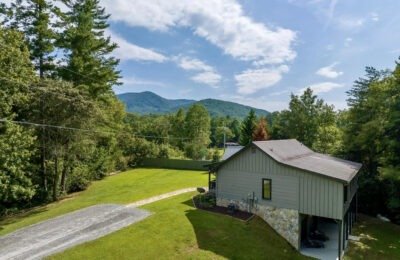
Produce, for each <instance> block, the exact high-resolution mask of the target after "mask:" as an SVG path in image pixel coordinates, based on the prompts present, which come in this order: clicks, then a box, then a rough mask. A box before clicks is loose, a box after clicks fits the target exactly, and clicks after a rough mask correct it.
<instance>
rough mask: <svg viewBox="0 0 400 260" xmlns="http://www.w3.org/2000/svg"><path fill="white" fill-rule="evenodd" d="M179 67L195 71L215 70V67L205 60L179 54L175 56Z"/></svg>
mask: <svg viewBox="0 0 400 260" xmlns="http://www.w3.org/2000/svg"><path fill="white" fill-rule="evenodd" d="M173 59H174V60H175V61H176V63H177V64H178V66H179V67H181V68H182V69H184V70H194V71H213V70H214V68H213V67H211V66H209V65H207V64H205V63H204V62H203V61H201V60H198V59H195V58H190V57H186V56H178V57H174V58H173Z"/></svg>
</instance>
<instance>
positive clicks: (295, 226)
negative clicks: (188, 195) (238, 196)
mask: <svg viewBox="0 0 400 260" xmlns="http://www.w3.org/2000/svg"><path fill="white" fill-rule="evenodd" d="M231 202H233V203H234V204H235V205H236V206H238V207H239V210H241V211H249V206H248V204H247V203H246V202H244V201H237V200H228V199H223V198H217V205H218V206H222V207H227V206H228V205H229V204H230V203H231ZM251 212H252V213H254V214H255V215H257V216H259V217H261V218H262V219H263V220H265V221H266V222H267V223H268V224H269V225H270V226H271V227H272V228H273V229H274V230H275V231H276V232H277V233H278V234H279V235H281V236H282V237H283V238H285V239H286V240H287V241H288V242H289V243H290V244H291V245H292V246H293V247H294V248H296V249H299V242H298V241H299V212H298V211H297V210H293V209H282V208H276V207H270V206H265V205H259V204H257V205H255V206H254V207H253V209H251Z"/></svg>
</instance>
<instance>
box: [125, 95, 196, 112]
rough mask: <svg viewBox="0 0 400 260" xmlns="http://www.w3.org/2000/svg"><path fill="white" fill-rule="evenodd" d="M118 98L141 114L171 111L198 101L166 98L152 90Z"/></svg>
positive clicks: (130, 109)
mask: <svg viewBox="0 0 400 260" xmlns="http://www.w3.org/2000/svg"><path fill="white" fill-rule="evenodd" d="M118 98H119V99H120V100H121V101H122V102H123V103H124V104H125V106H126V110H127V111H128V112H134V113H139V114H163V113H169V112H171V111H173V110H174V108H176V107H180V106H185V105H189V104H192V103H194V102H196V101H195V100H188V99H166V98H163V97H160V96H159V95H157V94H154V93H153V92H150V91H145V92H140V93H124V94H120V95H118Z"/></svg>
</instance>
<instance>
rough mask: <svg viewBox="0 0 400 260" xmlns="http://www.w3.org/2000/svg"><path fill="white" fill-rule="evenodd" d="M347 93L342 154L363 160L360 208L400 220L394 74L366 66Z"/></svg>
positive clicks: (396, 89) (397, 90) (370, 212)
mask: <svg viewBox="0 0 400 260" xmlns="http://www.w3.org/2000/svg"><path fill="white" fill-rule="evenodd" d="M348 94H349V99H348V104H349V111H348V113H347V120H348V123H347V124H346V125H345V128H344V129H345V131H344V135H343V143H344V144H345V146H344V150H343V153H344V155H345V157H346V158H348V159H351V160H356V161H360V162H362V163H363V174H361V175H360V180H359V186H360V188H359V205H360V210H361V211H362V212H366V213H368V214H377V213H382V212H387V213H389V214H391V216H392V218H393V219H396V218H397V219H400V214H399V210H400V207H399V205H400V203H399V200H398V199H397V198H398V194H399V190H398V189H396V186H397V187H398V182H397V181H396V179H397V178H398V176H399V175H400V174H399V172H400V171H399V165H396V160H398V158H399V157H398V154H396V153H397V150H396V148H395V146H392V144H396V143H397V142H398V136H396V135H397V134H396V133H397V130H396V129H398V122H396V119H395V118H396V117H397V115H398V109H399V108H398V106H397V105H396V103H397V100H398V97H399V88H398V84H396V73H395V72H390V71H387V70H385V71H378V70H376V69H374V68H371V67H367V68H366V76H365V77H364V78H361V79H358V80H357V81H356V82H355V83H354V86H353V88H352V89H351V90H350V91H349V92H348ZM393 148H394V149H393ZM396 158H397V159H396ZM396 212H397V213H396Z"/></svg>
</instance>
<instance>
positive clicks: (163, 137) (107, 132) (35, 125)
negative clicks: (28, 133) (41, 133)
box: [0, 119, 193, 140]
mask: <svg viewBox="0 0 400 260" xmlns="http://www.w3.org/2000/svg"><path fill="white" fill-rule="evenodd" d="M0 122H3V123H6V122H9V123H14V124H20V125H30V126H34V127H47V128H54V129H61V130H71V131H81V132H87V133H99V134H118V133H127V134H131V135H133V136H135V137H140V138H152V139H173V140H175V139H178V140H188V139H193V138H190V137H175V136H152V135H141V134H136V133H129V132H123V131H119V132H112V131H98V130H91V129H83V128H76V127H66V126H59V125H50V124H39V123H34V122H29V121H17V120H8V119H0Z"/></svg>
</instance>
